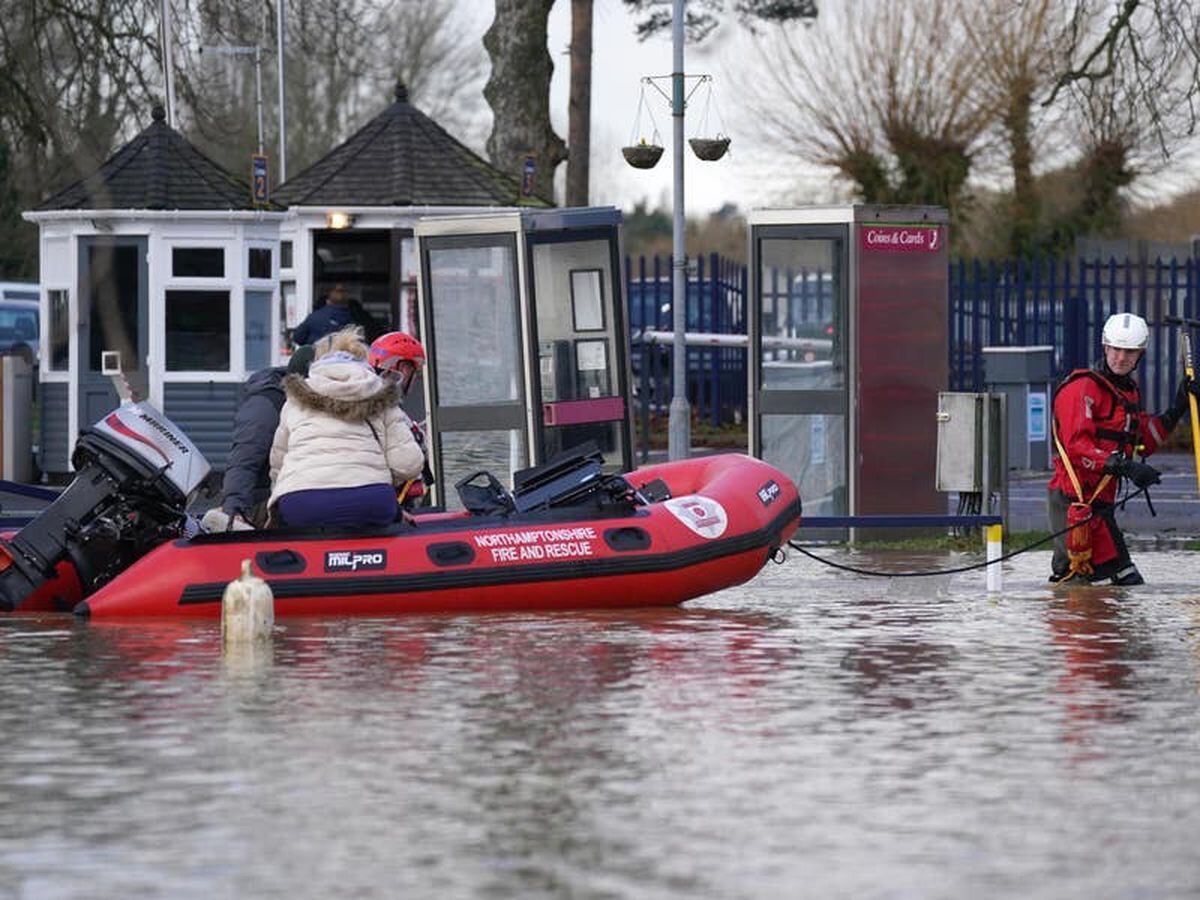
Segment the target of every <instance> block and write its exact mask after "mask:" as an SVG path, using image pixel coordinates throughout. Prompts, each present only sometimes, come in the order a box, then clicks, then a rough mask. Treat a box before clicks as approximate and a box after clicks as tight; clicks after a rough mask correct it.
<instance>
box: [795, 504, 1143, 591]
mask: <svg viewBox="0 0 1200 900" xmlns="http://www.w3.org/2000/svg"><path fill="white" fill-rule="evenodd" d="M1148 490H1149V487H1148V486H1147V487H1144V488H1138V489H1137V490H1136V491H1133V492H1132V493H1129V494H1126V495H1125V497H1123V498H1122V499H1121V500H1120V501H1119V502H1118V503H1117V504H1116V505H1115V506H1114V507H1113V509H1114V511H1115V510H1117V509H1124V508H1125V504H1126V503H1128V502H1129V501H1130V500H1132V499H1133V498H1134V497H1136V496H1138V495H1139V494H1146V499H1147V500H1149V498H1150V495H1149V494H1148V493H1147V491H1148ZM1095 516H1096V512H1095V510H1093V511H1092V514H1091V515H1089V516H1088V517H1087V518H1086V519H1081V520H1080V521H1078V522H1076V523H1074V524H1073V525H1068V526H1067V527H1066V528H1063V529H1062V530H1061V531H1056V532H1054V533H1053V534H1048V535H1046V536H1045V537H1043V538H1038V539H1037V540H1036V541H1034V542H1033V543H1031V544H1026V545H1025V546H1024V547H1020V548H1018V549H1016V550H1013V551H1012V552H1011V553H1005V554H1004V555H1003V556H998V557H996V558H995V559H990V560H985V561H984V562H978V563H971V564H970V565H967V566H955V567H954V568H951V569H930V570H927V571H924V572H884V571H880V570H877V569H863V568H859V567H858V566H850V565H846V564H845V563H839V562H834V561H833V560H832V559H827V558H826V557H824V556H818V555H817V554H815V553H813V552H811V551H810V550H806V549H805V548H804V546H803V545H801V544H798V543H796V542H795V541H788V546H789V547H791V548H792V549H793V550H798V551H799V552H800V553H803V554H804V555H805V556H807V557H808V558H809V559H811V560H814V561H816V562H819V563H821V564H823V565H826V566H829V567H830V568H831V569H840V570H842V571H843V572H854V573H855V574H857V575H870V576H874V577H878V578H929V577H931V576H934V575H957V574H959V573H960V572H974V571H976V570H978V569H986V568H987V567H988V566H994V565H997V564H999V563H1002V562H1004V561H1005V560H1009V559H1012V558H1014V557H1016V556H1020V555H1021V554H1022V553H1028V552H1029V551H1030V550H1033V549H1035V548H1037V547H1040V546H1041V545H1042V544H1046V543H1049V542H1050V541H1052V540H1054V539H1055V538H1057V537H1062V536H1063V535H1064V534H1066V533H1067V532H1068V531H1071V530H1072V529H1075V528H1078V527H1079V526H1081V525H1086V524H1087V523H1089V522H1090V521H1092V519H1093V518H1095ZM779 553H780V554H782V553H783V551H782V549H780V551H779ZM771 558H772V559H773V560H775V562H782V560H780V559H776V558H775V555H772V557H771Z"/></svg>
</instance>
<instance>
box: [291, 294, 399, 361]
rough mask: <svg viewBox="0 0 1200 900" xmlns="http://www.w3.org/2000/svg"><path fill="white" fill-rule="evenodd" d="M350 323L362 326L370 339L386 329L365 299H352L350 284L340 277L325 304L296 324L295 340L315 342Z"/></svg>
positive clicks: (297, 341) (295, 341)
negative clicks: (364, 306)
mask: <svg viewBox="0 0 1200 900" xmlns="http://www.w3.org/2000/svg"><path fill="white" fill-rule="evenodd" d="M347 325H357V326H359V327H360V328H361V329H362V330H363V333H364V334H365V335H366V337H367V340H368V341H373V340H375V338H377V337H378V336H379V335H380V334H382V333H383V329H382V328H380V327H379V323H378V322H376V321H375V318H374V317H373V316H372V315H371V314H370V313H369V312H367V311H366V309H364V308H363V305H362V304H361V303H359V302H358V301H357V300H354V299H351V297H350V294H349V292H348V291H347V290H346V286H345V285H344V284H342V283H341V282H340V281H339V282H338V283H337V284H335V285H334V286H333V288H332V290H330V292H329V294H328V295H327V296H326V297H325V305H324V306H322V307H321V308H320V309H314V310H313V311H312V312H311V313H309V314H308V316H307V317H306V318H305V319H304V321H303V322H301V323H300V324H299V325H297V326H296V328H295V330H294V331H293V332H292V342H293V343H295V344H296V346H301V345H303V344H315V343H316V342H317V341H319V340H320V339H321V338H323V337H325V335H327V334H333V333H334V332H335V331H341V330H342V329H343V328H345V327H346V326H347Z"/></svg>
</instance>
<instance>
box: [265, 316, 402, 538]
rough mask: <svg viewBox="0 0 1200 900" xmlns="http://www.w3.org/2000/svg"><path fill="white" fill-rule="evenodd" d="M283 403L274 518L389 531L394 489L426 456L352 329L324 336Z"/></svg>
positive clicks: (274, 469) (394, 389) (274, 467)
mask: <svg viewBox="0 0 1200 900" xmlns="http://www.w3.org/2000/svg"><path fill="white" fill-rule="evenodd" d="M283 387H284V390H285V391H286V392H287V401H286V402H285V403H284V404H283V409H282V410H280V413H279V427H278V428H277V429H276V430H275V440H274V443H273V444H272V446H271V498H270V500H269V503H268V506H269V508H270V509H271V510H272V511H273V513H274V519H275V520H276V521H280V522H282V523H283V524H285V525H293V526H305V525H386V524H387V523H389V522H393V521H395V518H396V512H397V507H396V488H397V487H398V486H399V485H402V484H404V482H406V481H409V480H411V479H413V478H420V477H421V468H422V466H423V465H424V462H425V456H424V453H423V452H422V450H421V448H420V447H419V446H418V445H417V442H416V441H415V440H414V439H413V435H412V431H411V430H410V429H409V427H408V425H407V423H406V421H405V417H404V413H403V412H402V411H401V409H400V399H401V398H400V394H399V387H398V386H396V385H391V384H388V383H387V382H386V381H384V380H383V379H382V378H380V377H379V375H377V374H376V373H375V371H374V370H373V369H372V368H371V367H370V365H369V364H368V363H367V346H366V344H364V343H363V341H362V337H361V333H360V332H359V330H358V329H357V328H355V327H350V328H345V329H343V330H342V331H339V332H336V333H334V334H332V335H329V336H328V337H326V338H322V339H321V340H320V341H318V342H317V345H316V354H315V357H314V359H313V362H312V365H311V366H310V367H309V370H308V377H307V378H301V377H300V376H298V375H289V376H288V377H287V378H285V379H284V381H283Z"/></svg>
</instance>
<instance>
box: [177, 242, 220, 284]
mask: <svg viewBox="0 0 1200 900" xmlns="http://www.w3.org/2000/svg"><path fill="white" fill-rule="evenodd" d="M171 274H172V275H173V276H174V277H176V278H224V277H225V248H224V247H172V248H171Z"/></svg>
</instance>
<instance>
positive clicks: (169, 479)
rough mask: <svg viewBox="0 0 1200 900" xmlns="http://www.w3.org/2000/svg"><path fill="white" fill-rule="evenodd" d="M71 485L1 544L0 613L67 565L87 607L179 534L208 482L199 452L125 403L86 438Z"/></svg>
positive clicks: (150, 413)
mask: <svg viewBox="0 0 1200 900" xmlns="http://www.w3.org/2000/svg"><path fill="white" fill-rule="evenodd" d="M71 463H72V465H74V467H75V470H76V472H77V473H78V474H77V475H76V476H75V480H74V481H72V482H71V484H70V485H69V486H68V487H67V489H66V490H65V491H63V492H62V493H61V494H59V496H58V497H57V498H56V499H55V500H54V502H53V503H51V504H50V506H49V507H47V508H46V510H45V511H44V512H42V514H41V515H39V516H38V517H37V518H36V519H34V520H33V521H32V522H30V523H29V524H28V525H26V526H25V527H24V528H22V529H21V530H20V531H19V532H17V534H16V535H14V536H13V537H12V538H11V539H10V540H7V541H5V540H0V610H4V611H9V610H13V609H15V608H16V607H17V605H18V604H20V603H21V601H22V600H24V599H25V598H26V597H28V596H29V595H30V594H32V593H33V592H34V591H36V590H37V589H38V588H39V587H40V586H41V585H42V584H44V583H45V581H46V580H47V579H48V578H49V577H50V576H51V575H52V574H53V573H54V569H55V567H56V566H57V565H58V564H59V563H60V562H62V561H63V560H67V561H69V562H70V563H71V564H72V565H73V566H74V567H75V571H76V573H77V574H78V576H79V582H80V584H81V585H82V587H83V594H84V596H85V597H86V596H87V595H89V594H91V593H92V592H93V591H95V590H96V589H97V588H99V587H100V586H101V585H103V584H104V583H105V582H107V581H108V580H109V579H111V578H112V577H113V576H115V575H116V574H117V573H119V572H121V571H123V570H124V569H125V568H127V567H128V566H129V565H131V564H132V563H133V562H135V561H136V560H137V559H139V558H140V557H141V556H143V555H144V554H145V553H147V552H148V551H149V550H151V549H152V548H154V547H155V546H157V545H158V544H160V543H162V542H163V541H165V540H170V539H172V538H175V537H179V536H180V535H182V534H183V531H184V524H185V522H186V519H187V513H186V510H187V504H188V501H189V500H190V499H191V497H192V495H193V494H194V493H195V491H196V489H197V488H199V486H200V485H201V483H202V482H203V481H204V479H205V477H206V476H207V475H208V472H209V465H208V461H207V460H206V459H205V458H204V457H203V455H201V453H200V451H199V450H197V449H196V446H195V444H193V443H192V442H191V441H190V440H188V438H187V436H186V435H185V434H184V433H183V432H182V431H180V430H179V428H178V427H176V426H175V424H174V423H172V422H171V421H170V420H169V419H167V418H166V417H165V416H164V415H163V414H162V413H160V412H159V411H158V410H157V409H155V408H154V407H153V406H151V405H150V404H149V403H146V402H140V403H124V404H122V405H121V406H120V407H118V408H117V409H115V410H113V411H112V412H111V413H109V414H108V415H106V416H105V417H104V418H103V419H101V420H100V421H99V422H97V423H96V424H95V425H94V426H93V427H92V428H86V429H84V430H83V431H82V432H81V433H80V435H79V442H78V443H77V444H76V445H75V452H74V454H73V455H72V457H71Z"/></svg>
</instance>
